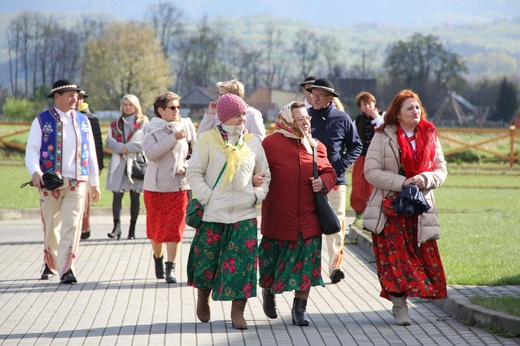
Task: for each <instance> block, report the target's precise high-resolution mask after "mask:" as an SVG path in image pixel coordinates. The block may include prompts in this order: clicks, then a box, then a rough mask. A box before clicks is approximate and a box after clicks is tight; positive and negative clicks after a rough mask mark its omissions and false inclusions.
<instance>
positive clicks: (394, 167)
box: [363, 126, 448, 245]
mask: <svg viewBox="0 0 520 346" xmlns="http://www.w3.org/2000/svg"><path fill="white" fill-rule="evenodd" d="M398 148H399V146H398V143H397V129H396V127H395V126H387V127H385V130H384V133H380V132H376V134H375V135H374V138H373V139H372V142H371V144H370V147H369V148H368V152H367V156H366V161H365V177H366V179H367V181H368V182H369V183H370V184H372V185H374V187H375V188H374V190H373V192H372V195H371V196H370V200H369V201H368V206H367V208H366V211H365V213H364V215H363V227H364V228H366V229H367V230H369V231H371V232H374V233H381V231H382V230H383V228H384V227H385V224H386V214H385V213H384V212H383V211H382V203H383V196H387V195H388V194H390V193H391V192H392V191H395V192H400V191H401V190H402V189H403V183H404V181H405V180H406V177H404V176H402V175H399V167H400V160H399V149H398ZM435 164H436V166H437V169H436V170H435V171H433V172H423V173H421V175H422V176H423V177H424V178H425V180H426V184H425V185H426V188H424V189H421V192H422V193H423V195H424V197H425V198H426V200H427V201H428V203H429V204H430V206H431V208H430V210H428V212H427V213H425V214H423V215H419V226H418V239H419V245H420V244H422V243H424V242H425V241H428V240H431V239H438V238H439V235H440V226H439V217H438V215H437V206H436V205H435V197H434V195H433V189H435V188H437V187H439V186H440V185H441V184H442V183H443V182H444V180H445V179H446V176H447V174H448V171H447V170H446V161H445V160H444V154H443V153H442V149H441V146H440V143H439V140H437V145H436V155H435Z"/></svg>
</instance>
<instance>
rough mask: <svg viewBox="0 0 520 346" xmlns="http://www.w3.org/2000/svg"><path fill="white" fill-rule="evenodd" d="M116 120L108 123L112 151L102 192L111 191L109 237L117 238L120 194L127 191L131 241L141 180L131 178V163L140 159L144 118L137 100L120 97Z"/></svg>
mask: <svg viewBox="0 0 520 346" xmlns="http://www.w3.org/2000/svg"><path fill="white" fill-rule="evenodd" d="M120 114H121V115H120V116H119V118H117V119H116V120H114V121H113V122H112V123H111V124H110V128H109V130H108V134H107V139H106V146H107V148H109V149H110V150H111V151H112V157H111V158H110V164H109V166H108V175H107V184H106V189H107V190H109V191H112V193H113V200H112V216H113V218H114V228H113V229H112V232H110V233H108V234H107V235H108V237H109V238H117V239H118V240H119V238H121V207H122V201H123V195H124V193H125V192H130V227H129V229H128V239H135V224H136V222H137V217H138V216H139V208H140V194H141V191H142V190H143V180H139V179H137V178H135V177H132V173H131V166H132V161H133V160H143V157H144V154H143V153H142V151H143V148H142V140H143V129H144V126H145V125H146V124H147V123H148V117H147V116H146V115H143V112H142V110H141V104H140V103H139V99H138V98H137V97H136V96H135V95H132V94H127V95H125V96H123V99H122V100H121V112H120Z"/></svg>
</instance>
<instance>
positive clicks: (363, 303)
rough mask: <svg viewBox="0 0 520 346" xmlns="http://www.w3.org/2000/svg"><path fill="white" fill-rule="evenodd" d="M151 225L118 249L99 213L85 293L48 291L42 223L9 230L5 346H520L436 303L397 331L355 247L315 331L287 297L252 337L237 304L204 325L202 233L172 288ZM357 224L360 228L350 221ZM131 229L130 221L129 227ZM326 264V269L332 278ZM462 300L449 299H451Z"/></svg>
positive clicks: (316, 308) (322, 304) (3, 279)
mask: <svg viewBox="0 0 520 346" xmlns="http://www.w3.org/2000/svg"><path fill="white" fill-rule="evenodd" d="M145 218H146V217H145V216H142V217H140V219H139V221H138V225H137V237H138V239H137V240H134V241H129V240H126V239H123V238H122V239H121V240H120V241H116V240H111V239H108V238H107V237H106V233H107V232H109V231H110V230H111V222H112V221H111V216H110V215H109V214H108V213H103V212H101V211H99V210H96V209H95V210H94V216H93V217H92V230H93V235H92V237H91V239H88V240H86V241H82V242H81V244H80V257H79V260H78V263H77V265H76V272H77V273H76V274H77V275H76V276H77V278H78V281H79V282H78V284H76V285H73V286H70V285H60V284H59V279H58V278H54V279H52V280H50V281H40V280H38V279H39V277H40V270H41V266H42V265H41V262H42V244H41V242H42V234H41V226H40V221H39V219H37V218H33V217H28V216H26V215H24V218H23V219H19V220H5V219H4V220H0V263H2V264H1V266H0V344H2V345H34V344H37V345H50V344H52V345H68V344H73V345H98V344H103V345H115V344H120V345H129V344H135V345H165V344H168V345H298V346H304V345H313V346H314V345H327V346H329V345H472V346H475V345H519V344H520V339H507V338H502V337H497V336H495V335H492V334H489V333H488V332H486V331H485V330H483V329H480V328H475V327H467V326H465V325H464V324H462V323H461V322H459V321H458V320H456V319H454V318H452V317H451V316H450V315H448V314H447V313H446V312H444V311H443V310H442V309H441V308H440V307H438V306H437V305H435V304H432V303H431V302H430V301H426V300H421V299H411V300H410V301H409V307H410V315H411V318H412V325H411V326H409V327H400V326H397V325H395V323H394V318H393V317H392V315H391V303H390V302H388V301H386V300H384V299H382V298H379V296H378V293H379V289H380V287H379V283H378V280H377V276H376V273H375V266H374V264H373V260H372V257H371V254H370V253H369V252H367V251H365V249H364V248H363V246H356V245H348V246H346V247H345V249H346V256H345V261H344V264H343V269H344V271H345V272H346V279H345V280H344V281H342V282H340V283H339V284H337V285H333V284H330V283H329V280H327V279H326V277H327V275H328V273H327V272H324V273H323V274H324V275H323V276H324V279H325V281H326V283H327V284H326V286H325V287H317V288H314V289H313V290H312V292H311V295H310V300H309V303H308V307H307V309H308V313H309V317H310V319H311V326H309V327H295V326H293V325H292V324H291V316H290V309H291V304H292V294H290V293H285V294H283V295H280V296H278V299H277V300H278V307H279V312H280V317H279V318H278V319H275V320H270V319H268V318H267V317H265V315H264V314H263V311H262V305H261V301H260V299H259V298H252V299H249V304H248V306H247V308H246V312H245V317H246V320H247V322H248V324H249V329H247V330H244V331H239V330H234V329H233V328H232V327H231V321H230V317H229V315H230V309H231V304H230V302H211V309H212V310H211V314H212V315H211V316H212V318H211V322H210V323H206V324H202V323H199V322H197V319H196V316H195V303H196V291H195V290H194V289H193V288H191V287H188V286H187V285H186V273H185V270H184V268H185V266H186V261H187V256H188V252H189V246H190V242H191V239H192V237H193V234H194V231H193V229H191V228H188V229H187V230H186V233H185V239H184V241H183V245H182V251H181V254H180V259H179V262H178V263H177V268H178V271H177V277H178V278H179V279H180V283H178V284H171V285H168V284H166V282H165V281H164V280H157V279H155V276H154V269H153V261H152V254H151V247H150V244H149V242H148V240H147V239H145V231H144V229H145ZM349 221H351V220H349ZM123 227H124V229H126V228H127V227H128V221H127V220H125V218H123ZM326 259H327V256H324V259H323V267H324V268H327V261H326ZM452 291H453V290H451V289H450V295H451V293H452Z"/></svg>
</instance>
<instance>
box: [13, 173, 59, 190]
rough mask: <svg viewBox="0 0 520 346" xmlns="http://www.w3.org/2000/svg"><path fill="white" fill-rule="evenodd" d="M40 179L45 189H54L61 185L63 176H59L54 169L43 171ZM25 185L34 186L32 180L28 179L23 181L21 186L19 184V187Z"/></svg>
mask: <svg viewBox="0 0 520 346" xmlns="http://www.w3.org/2000/svg"><path fill="white" fill-rule="evenodd" d="M42 180H43V185H42V188H43V189H47V190H56V189H57V188H58V187H61V186H62V185H63V177H62V176H61V174H60V173H59V172H54V171H48V172H45V173H43V176H42ZM27 185H29V186H34V185H33V183H32V181H28V182H26V183H23V184H22V186H20V188H24V187H26V186H27Z"/></svg>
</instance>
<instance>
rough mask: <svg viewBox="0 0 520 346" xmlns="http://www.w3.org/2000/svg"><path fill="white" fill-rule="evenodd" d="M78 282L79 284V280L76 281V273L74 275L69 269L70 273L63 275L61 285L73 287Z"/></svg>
mask: <svg viewBox="0 0 520 346" xmlns="http://www.w3.org/2000/svg"><path fill="white" fill-rule="evenodd" d="M76 282H78V280H76V277H75V276H74V273H72V269H69V271H68V272H66V273H65V274H63V276H62V277H61V280H60V283H61V284H69V285H72V284H75V283H76Z"/></svg>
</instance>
